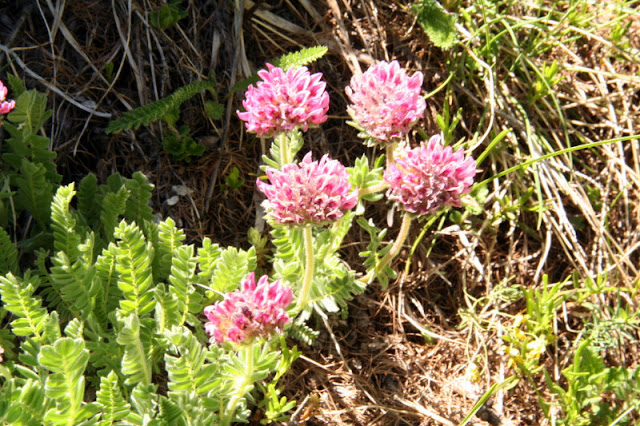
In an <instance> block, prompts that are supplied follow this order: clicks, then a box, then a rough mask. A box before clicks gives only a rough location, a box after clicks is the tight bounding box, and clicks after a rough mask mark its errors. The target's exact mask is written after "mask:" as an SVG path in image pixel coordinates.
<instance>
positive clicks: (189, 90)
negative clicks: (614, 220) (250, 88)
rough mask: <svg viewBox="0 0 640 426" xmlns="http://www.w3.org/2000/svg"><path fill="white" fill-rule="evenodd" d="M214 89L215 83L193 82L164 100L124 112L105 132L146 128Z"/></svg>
mask: <svg viewBox="0 0 640 426" xmlns="http://www.w3.org/2000/svg"><path fill="white" fill-rule="evenodd" d="M215 87H216V82H215V81H206V80H202V81H194V82H193V83H190V84H187V85H186V86H183V87H181V88H179V89H178V90H176V91H175V92H173V93H172V94H171V95H169V96H167V97H166V98H163V99H160V100H158V101H155V102H152V103H150V104H148V105H144V106H142V107H139V108H136V109H133V110H131V111H129V112H125V113H124V114H123V115H122V117H121V118H119V119H117V120H115V121H112V122H111V123H109V125H108V126H107V129H106V132H107V133H117V132H121V131H123V130H128V129H131V128H134V129H137V128H138V127H140V126H141V125H144V126H148V125H149V123H151V122H152V121H157V120H159V119H161V118H162V117H163V116H165V115H166V114H168V113H170V112H172V111H173V110H175V109H177V108H179V107H180V105H181V104H182V103H183V102H184V101H186V100H187V99H190V98H192V97H193V96H195V95H197V94H198V93H200V92H202V91H203V90H205V89H214V88H215Z"/></svg>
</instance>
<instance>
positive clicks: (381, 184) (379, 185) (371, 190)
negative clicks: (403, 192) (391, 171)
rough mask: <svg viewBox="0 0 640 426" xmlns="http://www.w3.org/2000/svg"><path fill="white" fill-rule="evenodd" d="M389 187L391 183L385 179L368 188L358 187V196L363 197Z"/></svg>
mask: <svg viewBox="0 0 640 426" xmlns="http://www.w3.org/2000/svg"><path fill="white" fill-rule="evenodd" d="M387 188H389V184H388V183H387V182H385V181H382V182H379V183H377V184H375V185H373V186H370V187H368V188H362V189H358V197H360V198H362V197H364V196H365V195H369V194H375V193H376V192H381V191H384V190H385V189H387Z"/></svg>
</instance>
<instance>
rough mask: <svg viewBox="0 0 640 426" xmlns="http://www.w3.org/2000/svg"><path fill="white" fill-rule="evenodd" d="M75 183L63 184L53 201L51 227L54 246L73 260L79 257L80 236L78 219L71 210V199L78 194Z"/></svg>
mask: <svg viewBox="0 0 640 426" xmlns="http://www.w3.org/2000/svg"><path fill="white" fill-rule="evenodd" d="M74 186H75V185H74V183H73V182H72V183H71V184H69V185H67V186H61V187H60V188H58V190H57V191H56V195H55V196H54V197H53V202H52V203H51V229H52V230H53V247H54V248H55V249H56V250H58V251H60V252H63V253H64V254H65V255H66V256H67V257H68V258H69V259H70V260H71V261H72V262H73V261H74V260H76V259H77V258H78V255H79V253H80V252H79V250H78V246H79V245H80V236H79V235H78V234H77V233H76V220H75V218H74V217H73V215H72V214H71V212H70V211H69V204H70V203H71V199H72V198H73V197H74V195H75V194H76V191H75V190H74Z"/></svg>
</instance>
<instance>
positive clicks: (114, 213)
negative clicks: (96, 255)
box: [100, 186, 131, 242]
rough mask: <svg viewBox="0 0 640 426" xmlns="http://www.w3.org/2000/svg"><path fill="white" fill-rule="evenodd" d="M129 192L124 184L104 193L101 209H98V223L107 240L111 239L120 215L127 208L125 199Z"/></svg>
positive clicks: (126, 199) (127, 198)
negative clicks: (113, 190)
mask: <svg viewBox="0 0 640 426" xmlns="http://www.w3.org/2000/svg"><path fill="white" fill-rule="evenodd" d="M130 195H131V192H129V190H127V188H125V187H124V186H122V187H120V188H119V189H118V190H116V192H108V193H106V194H105V195H104V201H103V203H102V210H101V211H100V223H101V224H102V231H103V235H104V238H105V240H106V241H107V242H111V241H113V232H114V230H115V228H116V226H117V225H118V221H119V218H120V216H123V215H124V212H125V209H126V208H127V201H128V200H129V196H130Z"/></svg>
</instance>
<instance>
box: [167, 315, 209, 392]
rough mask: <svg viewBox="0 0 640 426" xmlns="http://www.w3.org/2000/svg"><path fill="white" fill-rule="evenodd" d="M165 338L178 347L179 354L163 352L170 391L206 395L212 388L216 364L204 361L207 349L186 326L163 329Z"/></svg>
mask: <svg viewBox="0 0 640 426" xmlns="http://www.w3.org/2000/svg"><path fill="white" fill-rule="evenodd" d="M165 336H166V337H167V339H168V340H169V341H170V342H171V343H172V344H173V345H174V346H175V347H176V348H177V349H178V351H179V352H180V356H179V357H176V356H173V355H169V354H165V356H164V359H165V365H166V369H167V373H168V374H169V384H168V386H169V390H171V391H172V392H187V393H191V392H192V393H196V394H198V395H206V394H207V393H209V392H210V391H211V389H212V386H213V385H214V382H215V375H216V373H217V370H218V368H219V367H218V365H216V364H211V363H205V360H206V355H207V349H206V348H205V347H204V346H203V345H202V343H200V342H199V341H198V339H196V337H195V336H194V335H193V334H192V333H191V331H189V329H188V328H186V327H173V328H172V329H171V330H170V331H165Z"/></svg>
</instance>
